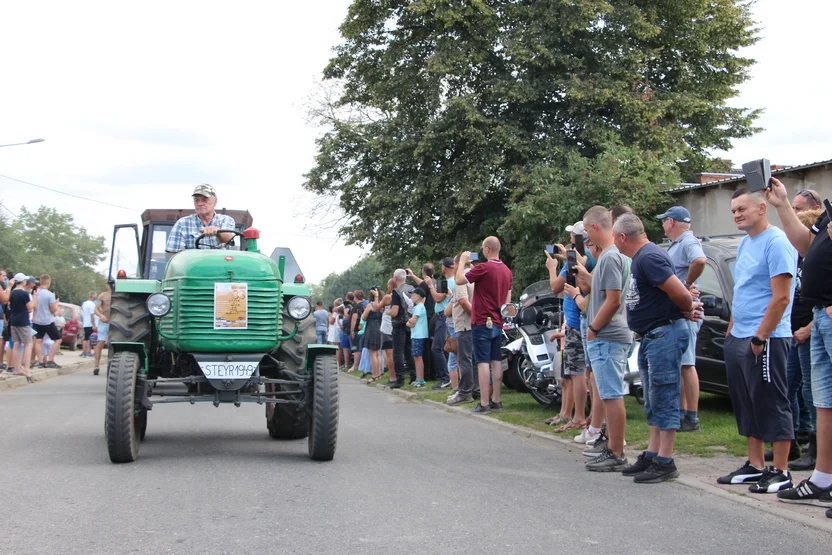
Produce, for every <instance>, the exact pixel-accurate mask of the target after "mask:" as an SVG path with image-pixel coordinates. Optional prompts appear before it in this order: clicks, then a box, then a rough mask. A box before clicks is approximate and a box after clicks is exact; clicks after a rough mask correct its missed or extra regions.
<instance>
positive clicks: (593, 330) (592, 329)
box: [587, 324, 598, 335]
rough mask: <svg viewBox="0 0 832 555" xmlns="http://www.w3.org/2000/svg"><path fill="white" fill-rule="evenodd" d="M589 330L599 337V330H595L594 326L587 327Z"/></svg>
mask: <svg viewBox="0 0 832 555" xmlns="http://www.w3.org/2000/svg"><path fill="white" fill-rule="evenodd" d="M587 329H588V330H590V331H591V332H592V333H594V334H595V335H598V330H596V329H595V328H593V327H592V324H590V325H589V326H587Z"/></svg>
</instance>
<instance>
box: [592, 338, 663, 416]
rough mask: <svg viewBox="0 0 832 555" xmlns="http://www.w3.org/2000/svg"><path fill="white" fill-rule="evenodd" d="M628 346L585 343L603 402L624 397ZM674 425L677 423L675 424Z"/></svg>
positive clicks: (610, 343) (598, 341)
mask: <svg viewBox="0 0 832 555" xmlns="http://www.w3.org/2000/svg"><path fill="white" fill-rule="evenodd" d="M630 345H631V343H618V342H616V341H605V340H603V339H593V340H592V341H588V342H587V350H588V351H589V360H590V364H591V365H592V371H593V372H594V373H595V384H596V385H597V386H598V394H599V395H600V396H601V399H603V400H605V401H607V400H612V399H622V398H623V397H624V374H626V373H627V353H629V352H630ZM642 385H644V382H642ZM676 424H679V423H678V422H676Z"/></svg>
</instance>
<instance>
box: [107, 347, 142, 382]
mask: <svg viewBox="0 0 832 555" xmlns="http://www.w3.org/2000/svg"><path fill="white" fill-rule="evenodd" d="M110 347H111V348H112V352H113V354H115V353H121V352H124V351H127V352H130V353H136V354H137V355H139V372H140V373H142V374H147V360H148V359H147V348H146V347H145V344H144V343H137V342H134V341H118V342H114V343H111V344H110Z"/></svg>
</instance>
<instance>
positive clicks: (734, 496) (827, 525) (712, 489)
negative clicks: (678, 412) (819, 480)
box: [345, 374, 832, 532]
mask: <svg viewBox="0 0 832 555" xmlns="http://www.w3.org/2000/svg"><path fill="white" fill-rule="evenodd" d="M345 375H346V376H348V377H350V378H352V379H354V380H357V381H360V382H363V383H367V380H362V379H361V378H358V377H357V376H350V375H349V374H345ZM375 388H376V389H379V390H382V391H385V390H386V391H389V392H390V393H392V394H394V395H397V396H399V397H403V398H405V399H408V400H415V399H414V398H417V397H418V395H417V394H416V393H411V392H409V391H402V390H400V389H390V388H389V387H387V386H385V385H383V384H375ZM419 401H420V402H421V403H422V404H426V405H431V406H433V407H434V408H436V409H440V408H441V409H443V410H444V411H446V412H449V413H455V414H459V415H462V416H467V417H469V418H473V419H474V420H476V421H477V422H482V423H484V424H488V425H490V426H492V427H494V428H500V429H502V430H504V431H508V432H511V433H512V435H515V436H521V437H523V438H526V439H531V440H534V441H536V442H539V443H544V444H549V445H551V444H552V443H555V444H558V445H560V446H562V447H565V448H566V449H567V450H568V451H570V452H573V453H576V452H577V453H580V452H581V451H582V450H583V446H581V445H579V444H577V443H575V442H574V441H569V440H568V439H563V438H560V437H555V436H551V435H548V434H545V433H543V432H540V431H538V430H533V429H531V428H526V427H525V426H518V425H516V424H509V423H508V422H503V421H501V420H497V419H496V418H492V417H490V416H486V415H477V414H472V413H471V411H470V410H467V409H464V408H461V407H449V406H448V405H446V404H444V403H440V402H438V401H433V400H431V399H420V400H419ZM680 462H681V465H680V466H681V470H682V471H683V472H684V466H683V465H684V459H683V460H682V461H680ZM675 482H677V483H679V484H681V485H683V486H685V487H688V488H691V489H695V490H698V491H701V492H703V493H706V494H710V495H716V496H719V497H721V498H723V499H727V500H729V501H733V502H735V503H739V504H741V505H745V506H748V507H754V508H756V509H759V510H761V511H764V512H766V513H769V514H771V515H774V516H777V517H780V518H786V519H789V520H791V521H794V522H797V523H800V524H803V525H804V526H809V527H811V528H814V529H816V530H821V531H824V532H832V519H828V518H826V516H825V515H824V509H822V508H821V507H812V508H811V509H812V510H813V511H815V510H816V511H818V512H817V515H818V516H817V517H814V516H810V515H808V514H801V513H798V512H795V511H793V510H790V509H787V508H783V507H780V506H778V505H776V504H770V503H764V502H762V501H759V500H758V499H757V498H754V497H750V496H748V495H745V494H744V493H741V492H738V491H735V490H724V489H721V488H718V487H716V486H712V485H709V484H706V483H703V482H702V481H701V480H699V479H697V478H694V477H691V476H685V475H682V476H681V477H680V478H677V479H676V480H675ZM813 514H814V512H813Z"/></svg>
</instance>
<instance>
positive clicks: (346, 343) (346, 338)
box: [338, 332, 350, 349]
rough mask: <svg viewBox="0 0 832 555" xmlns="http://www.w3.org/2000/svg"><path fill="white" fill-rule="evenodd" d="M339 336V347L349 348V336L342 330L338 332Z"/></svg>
mask: <svg viewBox="0 0 832 555" xmlns="http://www.w3.org/2000/svg"><path fill="white" fill-rule="evenodd" d="M338 335H339V337H340V338H341V348H342V349H349V348H350V337H349V336H348V335H346V334H344V332H340V333H339V334H338Z"/></svg>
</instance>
